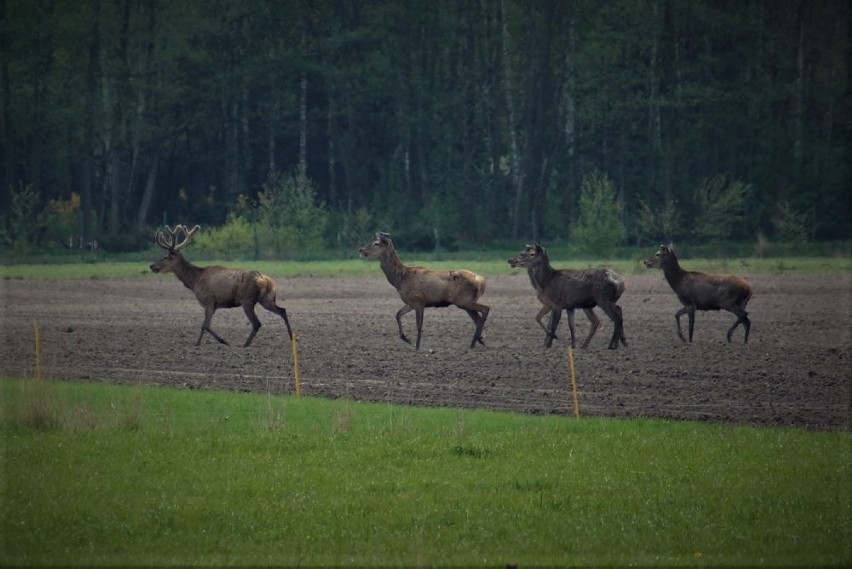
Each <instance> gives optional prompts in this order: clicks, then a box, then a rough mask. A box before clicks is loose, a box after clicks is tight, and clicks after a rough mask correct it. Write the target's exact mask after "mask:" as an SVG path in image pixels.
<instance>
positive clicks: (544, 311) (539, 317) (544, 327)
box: [535, 299, 559, 340]
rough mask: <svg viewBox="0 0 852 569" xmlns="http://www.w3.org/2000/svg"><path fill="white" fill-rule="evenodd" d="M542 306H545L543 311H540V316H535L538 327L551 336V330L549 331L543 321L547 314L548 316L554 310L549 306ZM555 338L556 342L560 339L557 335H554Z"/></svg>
mask: <svg viewBox="0 0 852 569" xmlns="http://www.w3.org/2000/svg"><path fill="white" fill-rule="evenodd" d="M539 300H540V299H539ZM542 304H543V305H544V306H542V307H541V310H539V311H538V314H536V315H535V321H536V322H538V325H539V326H541V329H542V330H544V331H545V332H546V333H547V334H550V330H548V329H547V326H545V324H544V322H542V321H541V319H542V318H543V317H544V315H545V314H547V313H548V312H550V311H551V310H553V308H552V307H551V306H550V305H549V304H544V303H542ZM553 337H554V339H556V340H558V339H559V337H558V336H556V334H554V335H553Z"/></svg>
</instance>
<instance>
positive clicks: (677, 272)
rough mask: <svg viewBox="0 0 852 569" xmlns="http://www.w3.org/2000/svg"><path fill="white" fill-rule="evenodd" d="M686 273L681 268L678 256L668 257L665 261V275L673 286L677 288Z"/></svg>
mask: <svg viewBox="0 0 852 569" xmlns="http://www.w3.org/2000/svg"><path fill="white" fill-rule="evenodd" d="M685 274H686V271H684V270H683V269H682V268H681V266H680V263H679V262H678V260H677V257H675V256H674V255H672V256H671V257H669V258H668V259H666V262H665V263H663V275H664V276H665V277H666V280H667V281H668V282H669V285H671V287H672V288H677V286H678V285H679V284H680V281H682V280H683V276H684V275H685Z"/></svg>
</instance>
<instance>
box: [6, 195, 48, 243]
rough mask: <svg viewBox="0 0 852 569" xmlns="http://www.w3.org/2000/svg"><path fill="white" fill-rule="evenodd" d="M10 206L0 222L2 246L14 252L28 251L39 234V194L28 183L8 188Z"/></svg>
mask: <svg viewBox="0 0 852 569" xmlns="http://www.w3.org/2000/svg"><path fill="white" fill-rule="evenodd" d="M9 192H10V194H11V200H10V203H11V207H10V209H9V212H8V213H6V214H4V215H3V218H2V224H0V242H2V244H3V248H11V249H12V251H13V252H15V253H25V252H27V251H30V250H31V249H32V248H33V246H34V245H35V244H36V243H35V242H36V239H37V236H38V234H39V222H38V220H39V215H38V203H39V196H38V194H37V193H36V192H35V190H34V189H33V187H32V185H30V184H23V183H22V184H19V185H18V187H17V188H9Z"/></svg>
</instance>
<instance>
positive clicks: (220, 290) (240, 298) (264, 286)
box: [194, 265, 271, 308]
mask: <svg viewBox="0 0 852 569" xmlns="http://www.w3.org/2000/svg"><path fill="white" fill-rule="evenodd" d="M270 282H271V279H269V277H266V276H264V275H262V274H260V273H259V272H257V271H243V270H239V269H227V268H225V267H220V266H218V265H214V266H210V267H206V268H205V269H204V271H203V273H202V274H201V276H200V277H199V279H198V281H197V283H196V285H195V289H194V290H195V296H196V297H197V298H198V301H199V302H200V303H201V304H203V305H205V306H206V305H207V304H212V305H214V306H216V307H217V308H231V307H234V306H241V305H244V304H255V303H257V302H258V300H259V299H260V298H261V297H262V296H263V295H264V293H265V292H266V291H267V290H268V289H269V288H270V286H271V285H270Z"/></svg>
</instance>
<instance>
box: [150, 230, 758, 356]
mask: <svg viewBox="0 0 852 569" xmlns="http://www.w3.org/2000/svg"><path fill="white" fill-rule="evenodd" d="M199 229H200V226H198V225H196V226H195V227H193V228H192V229H189V228H187V227H186V226H184V225H178V226H176V227H175V228H171V227H169V226H168V225H167V226H166V232H165V233H164V232H162V231H158V232H157V235H156V241H157V244H158V245H159V246H160V247H162V248H163V249H165V251H166V255H165V256H164V257H163V258H162V259H160V260H158V261H155V262H154V263H152V264H151V266H150V268H151V270H152V271H153V272H155V273H160V272H163V273H168V272H171V273H174V274H175V276H176V277H177V278H178V280H180V281H181V282H182V283H183V284H184V285H185V286H186V288H188V289H189V290H191V291H192V292H193V293H195V298H196V299H198V302H199V304H201V306H202V307H204V321H203V322H202V324H201V331H200V333H199V334H198V340H197V341H196V343H195V344H196V345H199V344H201V339H202V337H203V336H204V333H205V332H207V333H208V334H210V335H211V336H212V337H213V338H214V339H215V340H217V341H218V342H220V343H222V344H227V343H228V342H227V341H225V340H224V339H223V338H222V337H221V336H219V335H218V334H217V333H216V332H214V331H213V329H212V328H211V327H210V322H211V320H212V319H213V314H214V313H215V312H216V310H217V309H219V308H235V307H237V306H241V307H242V308H243V310H244V311H245V313H246V317H247V318H248V319H249V322H250V323H251V326H252V329H251V333H250V334H249V336H248V338H247V339H246V341H245V344H243V346H244V347H246V346H248V345H250V344H251V342H252V340H253V339H254V337H255V335H256V334H257V332H258V330H259V329H260V327H261V324H260V320H258V318H257V314H255V306H256V305H257V304H260V305H261V306H262V307H263V308H265V309H266V310H268V311H270V312H272V313H274V314H277V315H279V316H281V318H282V319H283V320H284V324H285V325H286V326H287V335H288V336H289V337H290V339H291V340H292V339H293V331H292V329H291V328H290V321H289V320H288V318H287V311H286V310H285V309H284V307H283V306H278V304H277V301H276V292H275V283H274V281H273V280H272V279H271V278H270V277H268V276H266V275H264V274H261V273H259V272H257V271H243V270H238V269H226V268H225V267H220V266H215V265H214V266H208V267H198V266H196V265H193V264H192V263H190V262H189V261H187V260H186V259H185V258H184V257H183V255H182V254H181V249H183V248H184V247H185V246H186V245H187V244H188V243H189V242H190V240H191V239H192V237H193V235H195V234H196V233H197V232H198V230H199ZM359 254H360V256H361V258H363V259H372V260H376V261H378V262H379V266H380V267H381V268H382V271H383V272H384V274H385V277H387V280H388V282H389V283H390V284H391V285H393V287H394V288H395V289H396V290H397V291H398V292H399V297H400V299H401V300H402V302H403V307H402V308H400V309H399V311H397V313H396V323H397V326H398V328H399V337H400V339H402V340H404V341H405V342H408V343H411V341H410V340H409V338H408V337H407V336H406V335H405V333H404V332H403V330H402V317H403V316H404V315H405V314H408V313H409V312H411V311H414V314H415V318H416V326H417V339H416V341H415V344H414V346H415V348H416V349H419V348H420V339H421V336H422V329H423V312H424V309H425V308H432V307H444V306H451V305H453V306H457V307H459V308H461V309H462V310H464V311H465V312H467V314H468V316H470V319H471V320H473V324H474V332H473V337H472V338H471V340H470V347H471V348H473V347H475V346H476V344H477V342H478V343H480V344H482V345H484V344H485V342H484V340H483V338H482V332H483V329H484V327H485V321H486V320H487V318H488V313H489V307H488V306H487V305H485V304H482V303H481V302H479V299H480V297H481V296H482V295H483V293H484V292H485V279H484V278H483V277H481V276H480V275H477V274H476V273H474V272H471V271H468V270H464V269H459V270H433V269H427V268H424V267H419V266H413V265H406V264H404V263H403V262H402V260H401V259H400V257H399V253H397V251H396V249H395V248H394V245H393V241H391V238H390V235H388V234H387V233H376V239H375V241H373V242H371V243H369V244H367V245H365V246H363V247H361V248H360V249H359ZM508 262H509V266H510V267H512V268H526V269H527V274H528V276H529V279H530V283H531V284H532V286H533V289H535V293H536V296H537V298H538V300H539V301H540V302H541V304H542V308H541V310H540V311H539V312H538V314H537V315H536V317H535V319H536V322H537V323H538V325H539V326H541V328H542V329H544V331H545V334H546V336H545V346H546V347H548V348H549V347H550V346H551V345H552V343H553V340H554V339H555V338H556V328H557V326H558V325H559V320H560V317H561V314H562V311H563V310H565V313H566V315H567V317H568V330H569V333H570V336H571V339H570V345H571V347H572V348H573V347H574V341H575V338H574V311H575V310H576V309H578V308H580V309H582V310H583V312H585V314H586V317H587V318H588V319H589V322H590V323H591V330H590V331H589V334H588V336H587V337H586V339H585V340H583V343H582V347H583V348H586V347H587V346H588V345H589V342H590V341H591V339H592V337H593V336H594V335H595V332H596V331H597V329H598V327H599V326H600V320H599V319H598V317H597V315H596V314H595V312H594V308H595V307H600V309H601V310H603V312H604V313H605V314H606V315H607V316H608V317H609V319H610V320H612V323H613V326H614V329H613V333H612V337H611V338H610V341H609V345H608V347H609V349H611V350H615V349H617V348H618V345H619V343H620V344H621V345H622V346H625V347H626V346H627V339H626V337H625V335H624V318H623V314H622V310H621V307H620V306H618V304H617V303H618V300H619V298H621V295H622V294H623V293H624V288H625V287H624V279H622V278H621V276H619V275H618V274H617V273H616V272H615V271H613V270H612V269H609V268H606V267H600V268H593V269H585V270H576V269H555V268H553V266H551V264H550V259H549V257H548V255H547V250H546V249H545V248H544V247H542V246H541V244H540V243H535V244H532V245H527V246H526V247H525V248H524V250H523V251H521V252H520V253H519V254H518V255H517V256H515V257H513V258H511V259H509V261H508ZM644 263H645V266H646V267H647V268H659V269H662V271H663V275H664V277H665V279H666V281H667V282H668V283H669V285H670V286H671V288H672V289H673V290H674V292H675V294H676V295H677V298H678V300H679V301H680V302H681V304H683V308H681V309H680V310H678V311H677V312H676V313H675V322H676V324H677V335H678V337H680V339H681V340H682V341H684V342H687V339H686V338H685V337H684V335H683V332H682V330H681V326H680V317H681V316H683V315H684V314H686V315H687V316H688V317H689V340H688V342H690V343H691V342H692V335H693V330H694V328H695V311H696V310H727V311H728V312H731V313H733V314H734V315H736V317H737V320H736V321H735V322H734V325H733V326H731V328H730V329H729V330H728V333H727V339H728V342H730V341H731V338H732V336H733V333H734V330H736V328H737V327H738V326H739V325H740V324H742V326H743V329H744V337H743V342H744V343H747V342H748V335H749V330H750V328H751V321H750V320H749V319H748V312H746V309H745V308H746V305H747V304H748V301H749V299H750V298H751V294H752V289H751V285H750V284H749V283H748V282H747V281H745V280H744V279H742V278H740V277H738V276H735V275H716V274H709V273H702V272H698V271H686V270H684V269H682V268H681V266H680V264H679V263H678V259H677V256H676V255H675V252H674V248H672V246H671V245H660V248H659V250H658V251H657V252H656V253H655V254H654V255H653V256H652V257H651V258H649V259H647V260H645V262H644ZM548 312H549V313H550V321H549V323H548V324H545V323H544V322H543V321H542V319H543V317H544V316H545V315H547V313H548Z"/></svg>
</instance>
